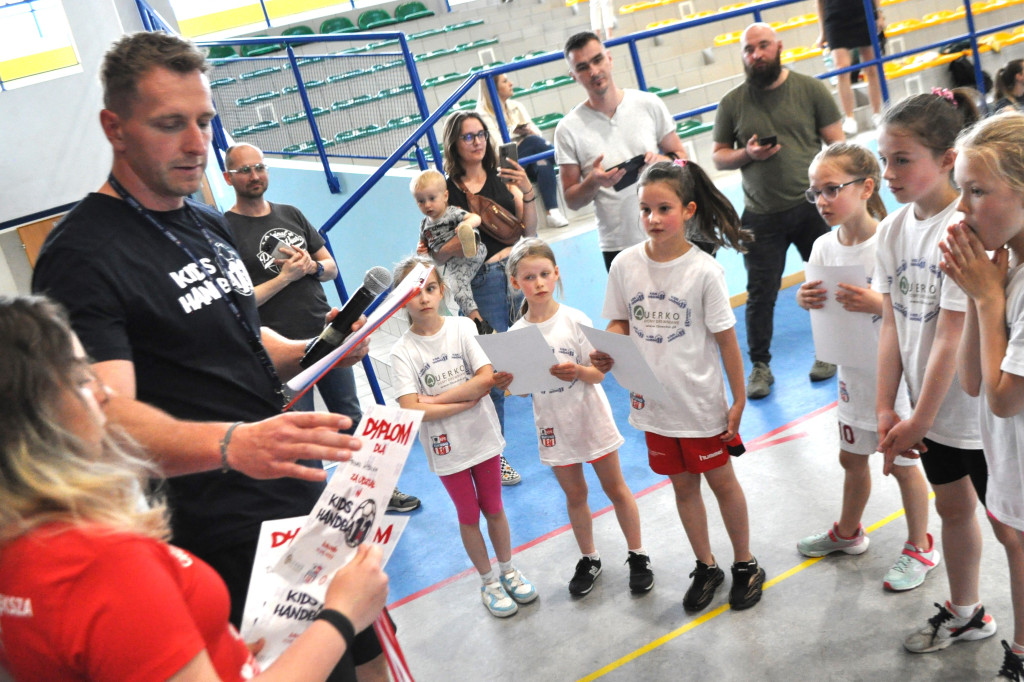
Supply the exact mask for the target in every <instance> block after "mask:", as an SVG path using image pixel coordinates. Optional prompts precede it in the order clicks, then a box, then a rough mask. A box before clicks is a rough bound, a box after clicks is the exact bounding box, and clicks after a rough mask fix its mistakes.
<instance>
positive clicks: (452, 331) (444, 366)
mask: <svg viewBox="0 0 1024 682" xmlns="http://www.w3.org/2000/svg"><path fill="white" fill-rule="evenodd" d="M418 263H422V264H424V265H430V261H429V260H427V259H425V258H422V257H412V258H407V259H406V260H404V261H402V262H401V263H399V265H398V267H397V268H396V269H395V275H394V281H395V282H401V281H402V280H403V279H404V278H405V276H406V275H407V274H408V273H409V271H410V270H412V269H413V267H415V266H416V264H418ZM442 300H444V284H443V283H442V282H441V279H440V277H439V276H438V274H437V270H436V269H435V270H434V271H433V272H432V273H431V275H430V277H429V278H428V279H427V281H426V283H424V285H423V289H422V290H421V291H420V293H419V294H417V295H416V296H414V297H413V298H412V300H411V301H409V303H407V304H406V306H405V311H406V312H407V313H408V315H409V321H410V322H411V326H410V327H409V330H408V331H407V332H406V333H405V334H403V335H402V338H401V339H399V340H398V343H396V344H395V346H394V348H393V349H392V351H391V364H392V367H393V368H394V372H395V381H394V386H395V388H394V391H395V399H396V400H397V401H398V404H399V405H400V406H401V407H403V408H405V409H409V410H423V412H424V415H423V424H422V426H421V427H420V443H421V444H422V445H423V450H424V452H426V454H427V461H428V463H429V465H430V470H431V471H433V472H434V473H436V474H437V475H438V476H440V477H441V483H442V484H443V485H444V487H445V489H446V490H447V491H448V494H449V495H450V496H451V498H452V502H454V503H455V509H456V511H457V512H458V517H459V532H460V534H461V536H462V544H463V546H464V547H465V548H466V553H467V554H468V555H469V558H470V560H471V561H472V562H473V565H474V566H475V567H476V570H477V571H478V572H479V573H480V579H481V581H482V582H483V584H482V585H481V587H480V595H481V598H482V599H483V602H484V606H486V607H487V609H488V610H489V611H490V612H491V613H492V614H494V615H495V616H498V617H499V618H504V617H506V616H511V615H513V614H514V613H516V611H518V610H519V607H518V604H526V603H528V602H531V601H533V600H534V599H536V598H537V591H536V590H535V589H534V587H533V585H532V584H530V582H529V581H528V580H526V578H525V577H523V574H522V573H520V572H519V571H518V570H517V569H516V568H515V567H513V565H512V541H511V536H510V533H509V528H508V519H507V518H506V517H505V510H504V508H503V507H502V503H501V464H500V458H501V451H502V450H503V449H504V448H505V439H504V438H503V437H502V435H501V427H500V426H499V425H498V415H497V413H496V412H495V411H494V404H493V403H492V402H491V398H490V396H489V395H488V393H489V392H490V390H491V387H492V386H493V385H494V379H493V368H492V367H491V364H490V361H489V360H488V359H487V356H486V355H484V352H483V350H482V349H481V348H480V344H479V343H477V341H476V339H475V338H474V337H475V336H476V333H477V330H476V325H475V324H473V321H472V320H470V319H469V318H468V317H442V316H441V315H440V313H439V312H438V307H439V306H440V305H441V301H442ZM481 512H483V516H484V520H485V521H486V522H487V534H488V535H489V536H490V538H491V544H492V545H494V553H495V554H496V555H497V557H498V569H499V572H498V574H497V575H495V572H494V569H492V568H491V561H490V556H489V555H488V552H487V545H486V544H485V543H484V536H483V534H482V533H481V532H480V513H481Z"/></svg>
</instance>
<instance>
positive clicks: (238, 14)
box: [178, 0, 352, 38]
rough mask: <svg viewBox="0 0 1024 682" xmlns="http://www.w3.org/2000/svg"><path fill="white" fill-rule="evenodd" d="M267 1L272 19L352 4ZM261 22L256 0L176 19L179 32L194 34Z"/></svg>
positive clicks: (313, 0) (315, 0) (334, 0)
mask: <svg viewBox="0 0 1024 682" xmlns="http://www.w3.org/2000/svg"><path fill="white" fill-rule="evenodd" d="M266 5H267V14H268V15H270V18H271V19H280V18H282V17H289V16H292V15H294V14H299V13H301V12H309V11H310V10H315V9H322V8H324V7H337V8H338V12H343V11H345V10H346V9H350V8H351V7H352V5H351V4H349V3H347V2H338V0H267V3H266ZM325 18H326V17H325ZM261 23H265V19H264V17H263V10H261V9H260V5H259V3H258V2H257V3H254V4H252V5H246V6H244V7H236V8H234V9H226V10H224V11H221V12H213V13H211V14H204V15H202V16H199V17H192V18H191V19H182V20H180V21H179V22H178V27H179V28H180V29H181V33H182V35H185V36H188V37H189V38H194V37H196V36H203V35H208V34H210V33H217V32H219V31H227V30H230V29H233V28H238V27H240V26H250V25H252V24H261ZM318 26H319V24H317V26H312V25H311V26H310V28H312V29H313V30H314V31H315V30H317V28H318Z"/></svg>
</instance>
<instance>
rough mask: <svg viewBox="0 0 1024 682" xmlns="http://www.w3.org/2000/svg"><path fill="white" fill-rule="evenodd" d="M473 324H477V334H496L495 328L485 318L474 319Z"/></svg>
mask: <svg viewBox="0 0 1024 682" xmlns="http://www.w3.org/2000/svg"><path fill="white" fill-rule="evenodd" d="M473 322H475V323H476V333H477V334H479V335H480V336H483V335H485V334H494V333H495V332H494V327H492V326H491V325H490V324H489V323H488V322H487V320H485V319H484V318H482V317H481V318H480V319H479V320H477V319H473Z"/></svg>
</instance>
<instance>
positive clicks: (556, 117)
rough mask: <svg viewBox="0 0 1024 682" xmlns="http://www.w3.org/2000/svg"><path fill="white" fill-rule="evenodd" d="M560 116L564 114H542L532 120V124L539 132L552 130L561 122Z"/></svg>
mask: <svg viewBox="0 0 1024 682" xmlns="http://www.w3.org/2000/svg"><path fill="white" fill-rule="evenodd" d="M562 116H564V114H562V113H559V112H554V113H551V114H544V115H543V116H538V117H537V118H535V119H533V124H534V125H535V126H537V128H538V129H540V130H548V129H549V128H554V127H555V126H556V125H558V122H559V121H561V120H562Z"/></svg>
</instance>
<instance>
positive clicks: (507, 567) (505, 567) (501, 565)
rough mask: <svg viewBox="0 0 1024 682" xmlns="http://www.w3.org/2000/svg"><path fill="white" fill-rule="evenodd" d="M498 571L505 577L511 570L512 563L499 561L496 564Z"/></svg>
mask: <svg viewBox="0 0 1024 682" xmlns="http://www.w3.org/2000/svg"><path fill="white" fill-rule="evenodd" d="M498 570H499V571H501V574H502V575H506V574H507V573H508V572H509V571H511V570H512V562H511V561H499V562H498Z"/></svg>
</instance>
